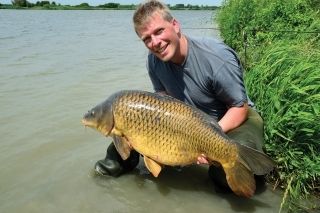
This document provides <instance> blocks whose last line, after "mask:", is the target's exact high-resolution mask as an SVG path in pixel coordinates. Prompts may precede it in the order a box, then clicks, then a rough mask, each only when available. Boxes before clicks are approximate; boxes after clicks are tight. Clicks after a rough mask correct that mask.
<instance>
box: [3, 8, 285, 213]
mask: <svg viewBox="0 0 320 213" xmlns="http://www.w3.org/2000/svg"><path fill="white" fill-rule="evenodd" d="M132 14H133V11H33V10H0V103H1V112H2V114H1V119H0V135H1V136H0V212H10V213H12V212H32V213H33V212H41V213H43V212H77V213H79V212H219V213H220V212H224V213H229V212H259V213H260V212H261V213H263V212H266V213H269V212H278V210H279V208H280V203H281V197H282V196H281V195H280V194H279V192H275V191H273V190H272V186H266V187H263V188H261V189H259V190H257V192H256V195H254V196H253V197H252V198H250V199H247V198H243V197H239V196H236V195H222V194H217V193H215V192H214V190H213V188H212V186H211V185H210V183H209V182H208V179H207V167H206V166H199V165H193V166H189V167H182V168H180V167H177V168H172V167H166V168H165V169H164V170H163V171H162V172H161V173H160V175H159V177H158V178H154V177H153V176H152V174H151V173H149V172H148V170H147V169H146V168H145V166H144V163H143V161H142V160H141V161H140V163H139V165H138V167H137V168H136V169H135V170H134V171H132V172H130V173H128V174H126V175H123V176H121V177H120V178H110V177H109V178H108V177H101V176H99V175H96V174H95V173H94V170H93V167H94V164H95V162H96V161H97V160H99V159H102V158H104V156H105V152H106V148H107V147H108V145H109V143H110V142H111V139H110V138H105V137H104V136H103V135H102V134H100V133H98V132H96V131H94V130H92V129H89V128H87V132H86V131H85V130H84V127H83V125H82V123H81V119H82V117H83V115H84V113H85V112H87V110H89V109H91V108H92V107H94V106H95V105H97V104H98V103H100V102H102V101H103V100H105V99H106V98H107V97H108V96H109V95H110V94H112V93H113V92H115V91H118V90H122V89H139V90H147V91H152V87H151V83H150V81H149V78H148V75H147V72H146V68H145V58H146V54H147V50H146V48H145V47H144V45H143V43H142V42H141V41H140V40H139V38H138V37H137V36H136V34H135V33H134V30H133V27H132V23H131V18H132ZM173 15H174V16H175V17H176V18H177V19H178V21H179V22H180V25H181V27H182V31H183V32H184V33H186V34H188V35H195V36H212V37H215V38H218V39H219V31H218V30H213V29H199V28H210V27H217V26H216V25H215V24H212V17H214V15H215V14H214V13H212V11H173Z"/></svg>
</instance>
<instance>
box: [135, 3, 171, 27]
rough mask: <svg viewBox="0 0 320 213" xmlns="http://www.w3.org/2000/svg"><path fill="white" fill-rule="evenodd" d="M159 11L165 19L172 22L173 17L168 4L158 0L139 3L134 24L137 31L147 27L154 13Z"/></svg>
mask: <svg viewBox="0 0 320 213" xmlns="http://www.w3.org/2000/svg"><path fill="white" fill-rule="evenodd" d="M155 13H158V14H159V15H161V16H162V18H163V20H166V21H168V22H171V21H172V19H173V17H172V16H171V14H170V9H169V8H168V6H167V5H166V4H164V3H163V2H160V1H157V0H147V1H145V2H143V3H141V4H139V5H138V7H137V9H136V11H135V12H134V14H133V26H134V29H135V31H136V32H137V31H138V30H140V29H142V28H144V27H146V25H147V24H148V22H149V21H150V20H151V18H152V17H153V15H154V14H155Z"/></svg>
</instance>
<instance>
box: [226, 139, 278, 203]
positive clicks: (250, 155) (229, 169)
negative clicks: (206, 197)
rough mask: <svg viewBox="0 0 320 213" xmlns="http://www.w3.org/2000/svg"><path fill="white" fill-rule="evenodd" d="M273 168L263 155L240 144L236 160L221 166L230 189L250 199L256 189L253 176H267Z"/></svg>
mask: <svg viewBox="0 0 320 213" xmlns="http://www.w3.org/2000/svg"><path fill="white" fill-rule="evenodd" d="M275 166H276V163H275V162H274V161H273V160H272V159H271V158H270V157H268V156H267V155H265V154H264V153H262V152H259V151H257V150H255V149H252V148H250V147H247V146H244V145H240V144H238V157H237V160H236V161H235V162H233V163H225V164H222V167H223V169H224V171H225V173H226V178H227V181H228V184H229V186H230V188H231V189H232V190H233V191H234V192H235V193H236V194H238V195H241V196H245V197H251V196H252V195H253V194H254V191H255V189H256V184H255V180H254V174H257V175H264V174H267V173H269V172H270V171H272V170H273V168H274V167H275Z"/></svg>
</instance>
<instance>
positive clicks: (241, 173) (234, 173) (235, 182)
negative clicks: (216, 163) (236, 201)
mask: <svg viewBox="0 0 320 213" xmlns="http://www.w3.org/2000/svg"><path fill="white" fill-rule="evenodd" d="M222 167H223V169H224V171H225V173H226V179H227V182H228V184H229V186H230V188H231V189H232V191H233V192H234V193H235V194H237V195H241V196H244V197H251V196H252V195H253V194H254V191H255V190H256V183H255V180H254V176H253V173H252V172H250V171H249V170H248V169H247V168H246V167H245V166H244V165H243V164H242V163H240V162H239V161H237V162H235V163H234V164H233V167H228V166H225V165H223V164H222Z"/></svg>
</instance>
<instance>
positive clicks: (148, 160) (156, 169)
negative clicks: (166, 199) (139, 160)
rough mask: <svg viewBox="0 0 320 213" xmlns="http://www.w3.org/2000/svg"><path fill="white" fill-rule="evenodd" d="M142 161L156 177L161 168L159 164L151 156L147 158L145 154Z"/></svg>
mask: <svg viewBox="0 0 320 213" xmlns="http://www.w3.org/2000/svg"><path fill="white" fill-rule="evenodd" d="M144 163H145V164H146V167H147V168H148V169H149V171H150V172H151V173H152V174H153V176H155V177H158V175H159V173H160V172H161V169H162V168H161V164H159V163H158V162H156V161H154V160H152V159H151V158H148V157H147V156H144Z"/></svg>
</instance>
